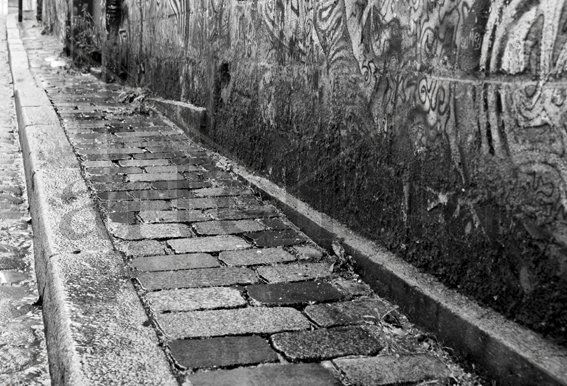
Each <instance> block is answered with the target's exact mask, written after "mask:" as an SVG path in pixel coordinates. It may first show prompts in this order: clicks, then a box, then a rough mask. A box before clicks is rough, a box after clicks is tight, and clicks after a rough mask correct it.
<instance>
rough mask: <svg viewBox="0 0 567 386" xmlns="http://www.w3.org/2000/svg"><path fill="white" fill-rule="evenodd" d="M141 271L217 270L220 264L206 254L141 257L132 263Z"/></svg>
mask: <svg viewBox="0 0 567 386" xmlns="http://www.w3.org/2000/svg"><path fill="white" fill-rule="evenodd" d="M132 266H133V267H134V268H136V269H137V270H139V271H149V272H155V271H179V270H182V269H199V268H215V267H219V266H220V264H219V262H218V260H217V259H216V258H214V257H213V256H211V255H209V254H206V253H195V254H184V255H161V256H146V257H139V258H137V259H134V260H133V261H132Z"/></svg>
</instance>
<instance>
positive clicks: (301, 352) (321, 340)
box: [271, 327, 382, 361]
mask: <svg viewBox="0 0 567 386" xmlns="http://www.w3.org/2000/svg"><path fill="white" fill-rule="evenodd" d="M271 340H272V344H273V345H274V347H275V348H276V349H277V350H279V351H281V352H283V353H284V355H285V356H286V358H288V359H289V360H293V361H298V360H303V361H313V360H323V359H330V358H337V357H341V356H347V355H375V354H378V353H379V352H380V350H382V344H381V343H380V342H379V341H378V339H377V338H376V337H375V336H374V335H372V334H370V333H369V332H368V331H367V330H365V329H363V328H362V327H337V328H333V329H328V330H327V329H322V330H312V331H298V332H284V333H281V334H276V335H273V336H272V337H271Z"/></svg>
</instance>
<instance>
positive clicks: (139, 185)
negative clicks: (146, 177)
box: [92, 182, 153, 192]
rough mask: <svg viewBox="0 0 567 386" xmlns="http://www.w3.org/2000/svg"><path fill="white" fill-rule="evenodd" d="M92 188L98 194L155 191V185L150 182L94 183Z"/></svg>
mask: <svg viewBox="0 0 567 386" xmlns="http://www.w3.org/2000/svg"><path fill="white" fill-rule="evenodd" d="M92 187H93V189H95V190H96V191H97V192H121V191H125V190H149V189H153V185H152V184H150V183H148V182H124V183H93V184H92Z"/></svg>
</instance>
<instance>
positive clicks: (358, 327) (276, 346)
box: [21, 23, 479, 385]
mask: <svg viewBox="0 0 567 386" xmlns="http://www.w3.org/2000/svg"><path fill="white" fill-rule="evenodd" d="M26 25H27V27H26V29H25V31H22V34H23V42H24V47H25V50H26V52H27V54H28V56H29V64H30V67H31V72H32V74H33V76H34V77H35V80H36V81H37V85H39V87H40V88H42V89H44V90H45V91H46V92H47V96H48V97H49V100H50V101H51V103H52V105H53V107H54V108H55V109H56V111H57V116H52V115H51V114H50V113H48V112H46V111H47V110H45V109H42V110H38V111H41V114H38V115H36V116H33V114H32V115H29V116H26V111H30V110H26V109H25V108H22V109H21V112H22V113H21V114H22V117H21V121H22V122H23V123H22V124H23V125H24V126H26V128H27V127H32V126H34V127H39V126H41V127H44V126H45V127H44V129H38V130H37V131H35V130H34V132H35V133H36V134H34V135H35V137H30V138H35V140H36V141H37V143H36V144H35V145H34V144H33V143H31V144H28V145H29V150H30V153H29V154H28V155H29V156H31V157H34V154H33V149H34V148H35V149H39V150H38V151H43V152H45V153H46V154H44V155H43V156H44V157H46V158H47V159H51V160H53V161H54V162H57V157H60V158H61V159H63V160H64V162H66V163H67V162H68V165H67V166H66V168H73V167H74V166H73V163H76V162H77V161H78V163H79V164H80V173H81V175H82V177H83V178H84V181H86V184H87V186H88V188H89V192H90V195H91V197H92V199H94V200H95V202H96V206H97V208H98V212H97V213H96V214H95V215H94V216H95V217H94V218H92V217H91V218H89V217H88V216H87V217H85V216H84V213H82V211H83V207H82V206H81V205H77V204H76V200H77V199H76V197H83V196H82V195H81V194H79V193H77V191H79V192H80V191H81V188H80V186H81V184H83V181H82V180H81V181H75V180H73V179H72V178H71V179H67V183H68V185H67V186H64V187H55V188H54V189H53V190H45V191H44V193H45V192H56V194H55V196H53V197H43V198H40V199H38V200H39V201H41V200H45V201H46V202H47V204H45V207H49V205H50V204H49V201H50V200H55V201H57V202H61V203H65V202H67V203H68V205H67V209H66V210H65V211H64V212H61V211H60V213H61V215H60V217H59V218H57V219H56V220H55V221H53V222H51V223H49V224H51V226H54V227H57V228H58V230H57V232H59V233H58V237H62V236H61V235H64V237H66V238H67V239H68V240H71V241H69V243H70V244H72V245H74V246H75V248H79V247H77V245H80V243H81V242H83V241H82V240H86V239H88V240H90V241H89V243H90V244H89V248H91V249H92V250H90V251H89V252H90V255H89V256H88V257H86V258H85V260H79V258H83V256H82V253H83V252H84V251H83V250H81V249H77V250H76V251H75V252H76V253H75V255H77V256H79V258H77V257H73V253H74V252H73V251H72V250H71V249H69V248H70V247H68V248H67V247H66V248H67V249H66V251H67V252H66V253H65V254H64V256H65V257H66V258H68V259H69V260H68V261H70V262H71V263H69V262H63V261H60V262H55V263H53V264H56V265H57V264H61V265H65V264H66V265H69V264H76V265H77V266H79V267H80V266H81V264H86V265H89V269H90V268H92V267H93V266H94V267H95V268H96V269H98V270H99V271H97V272H101V273H102V274H101V275H100V276H99V277H98V280H99V281H100V283H95V282H94V281H93V282H88V280H87V282H88V283H91V284H88V285H92V288H85V286H87V284H85V283H86V282H85V281H81V278H80V275H81V271H80V269H77V267H74V268H73V269H74V271H73V272H74V274H73V275H62V277H57V278H56V279H57V280H61V281H62V284H61V286H62V288H64V289H65V291H66V292H65V293H69V291H70V293H71V296H62V297H61V298H60V299H59V298H58V299H59V300H57V299H55V300H53V303H54V304H55V303H56V302H57V301H60V302H67V301H71V302H73V301H75V303H73V304H72V305H71V306H66V305H65V304H63V305H59V306H61V307H63V308H66V309H67V310H68V312H69V315H67V314H56V315H62V317H65V318H67V317H68V318H69V319H70V320H71V323H72V321H73V320H83V321H84V319H81V317H80V316H76V315H75V314H74V313H76V312H87V313H88V312H91V313H92V312H93V311H92V309H93V308H96V307H100V308H98V309H96V313H99V314H100V318H98V320H96V321H93V323H97V325H98V326H99V328H100V329H102V331H103V332H104V331H115V330H114V329H106V330H105V327H104V323H109V324H118V323H119V322H120V323H124V324H126V325H128V322H129V321H128V320H126V321H124V320H118V321H117V320H113V319H112V318H116V319H120V318H124V317H125V318H128V317H129V316H128V315H129V314H128V312H127V311H124V310H122V309H118V311H116V312H115V313H114V314H113V313H112V312H105V311H104V309H103V307H106V303H105V300H106V299H105V297H108V296H109V293H110V292H109V291H114V290H116V291H123V293H128V294H129V293H130V292H129V291H131V292H132V293H134V291H135V293H136V295H137V297H138V298H139V301H140V302H141V304H142V306H143V309H144V311H145V318H142V319H140V316H139V315H138V314H137V311H135V310H134V311H132V314H131V315H133V316H132V317H133V318H134V317H135V318H138V319H136V323H138V322H139V321H140V320H143V319H147V320H146V321H145V322H144V323H143V325H144V327H147V328H148V329H149V328H151V331H152V332H151V335H153V336H149V335H147V334H146V335H144V334H145V332H142V330H139V331H140V334H141V335H140V336H141V337H142V338H139V339H138V340H135V339H133V338H132V337H131V336H127V335H126V334H125V335H124V339H121V341H120V344H121V346H120V347H118V349H123V350H124V352H136V350H135V349H132V347H131V346H133V345H138V344H140V343H139V342H140V341H141V340H140V339H142V340H143V342H145V343H144V347H147V349H144V350H147V351H151V352H154V351H153V350H154V349H151V347H154V348H155V349H156V350H159V351H160V353H162V356H163V358H166V359H165V360H166V362H167V364H168V370H167V371H169V372H170V375H171V376H172V377H174V378H175V379H176V380H177V381H178V382H180V383H190V384H195V385H235V384H238V385H249V384H254V385H264V384H271V385H319V384H320V385H327V384H347V385H348V384H357V385H379V384H393V383H413V382H421V381H432V383H438V384H445V383H449V382H457V383H459V384H474V383H475V382H479V378H478V377H476V376H473V375H471V374H469V373H467V372H466V371H464V370H463V369H462V368H461V367H460V366H459V365H457V364H456V363H455V362H454V361H453V360H452V359H451V356H450V355H449V353H448V352H447V351H444V350H443V348H442V347H440V345H439V344H437V343H436V341H435V338H434V337H431V336H429V335H428V334H425V333H423V332H421V331H420V330H419V329H417V328H415V327H414V326H412V325H411V324H410V323H409V322H408V321H407V319H406V318H405V317H404V316H403V315H401V314H400V313H399V312H398V311H397V310H396V306H395V305H393V304H390V303H388V302H387V301H385V300H384V299H381V298H379V297H378V296H376V295H375V294H374V293H373V292H372V290H371V289H370V287H369V286H368V285H366V284H365V283H363V282H362V281H361V280H360V279H359V278H358V276H357V275H356V274H355V273H354V272H353V270H352V269H351V267H350V266H349V264H348V259H347V258H346V256H343V255H342V253H341V251H340V248H337V251H336V255H334V256H331V255H329V254H328V253H327V252H325V251H324V250H323V249H321V248H320V247H319V246H317V245H316V244H315V243H314V242H313V241H311V240H310V239H309V238H308V237H306V236H305V235H304V234H303V233H302V232H301V231H300V230H299V229H297V228H296V227H295V226H294V225H293V224H292V223H290V222H289V221H288V220H287V218H286V217H285V216H284V215H283V214H281V213H280V212H279V211H278V210H277V209H276V208H275V207H274V206H272V205H271V204H270V203H269V202H267V201H265V200H262V198H261V197H259V196H258V195H256V194H254V192H253V191H252V190H251V189H250V188H249V187H247V186H246V185H245V184H244V183H243V182H242V181H241V180H239V179H238V178H237V177H236V176H235V175H234V174H233V173H232V172H231V171H230V167H229V166H228V165H226V164H224V163H221V162H219V159H218V157H216V156H215V155H214V154H213V153H211V152H209V151H207V150H206V149H203V148H201V147H200V146H198V145H197V144H195V143H194V142H192V141H191V139H189V138H188V137H187V136H186V135H185V134H184V133H183V131H182V130H181V129H179V128H177V127H175V126H174V125H172V124H171V123H170V122H168V121H167V120H165V119H164V118H162V117H161V116H159V115H156V114H155V113H151V112H148V111H145V109H144V108H143V107H141V105H139V104H137V103H128V102H130V101H131V100H132V99H134V97H135V95H134V94H128V93H126V92H125V91H126V90H125V89H124V88H122V87H121V86H119V85H108V84H104V83H102V82H101V81H99V80H98V79H96V78H95V77H93V76H91V75H85V74H80V73H78V72H76V71H73V70H69V69H68V68H67V67H66V65H65V60H62V59H61V58H59V53H60V52H61V46H60V45H59V43H58V42H56V41H55V40H54V39H53V38H51V37H47V36H43V35H41V34H40V29H39V28H37V27H32V23H28V24H26ZM62 130H64V136H63V131H62ZM28 131H29V130H28ZM38 133H39V134H38ZM30 135H31V134H30ZM50 137H54V138H59V141H60V142H65V143H66V141H67V140H68V141H69V143H70V144H71V146H72V151H73V153H74V154H67V150H66V149H67V148H66V146H67V145H65V144H63V143H60V146H56V147H50V148H48V147H44V146H42V141H46V143H49V141H50ZM34 146H35V147H34ZM69 149H70V148H69ZM49 152H60V153H58V154H49ZM70 156H72V157H70ZM75 156H76V158H75ZM67 157H70V158H67ZM71 158H72V159H71ZM32 166H33V165H32ZM58 170H63V169H58ZM50 176H51V177H50V178H53V180H54V181H57V178H58V176H57V175H56V174H51V175H50ZM34 181H35V180H34ZM40 182H41V180H40ZM48 182H49V180H46V181H45V182H44V183H46V184H47V183H48ZM80 200H83V198H80ZM80 200H79V201H80ZM81 202H82V201H81ZM84 205H87V207H88V205H89V204H88V202H86V201H85V202H84ZM99 218H101V219H102V220H103V221H104V227H105V229H106V230H107V231H108V234H109V235H110V238H111V241H112V245H113V246H114V248H115V250H117V251H120V253H121V256H122V257H123V259H122V260H121V261H120V262H118V260H116V259H110V260H107V259H106V258H103V257H101V259H102V260H103V262H104V264H108V267H109V268H108V271H109V275H108V276H106V275H105V274H104V264H102V265H101V263H100V261H97V258H98V257H99V256H101V254H96V245H97V242H98V243H100V248H101V253H102V254H110V253H114V252H111V251H109V250H107V249H106V248H107V246H106V244H105V243H106V241H105V240H106V239H107V237H108V236H106V235H104V234H101V233H100V232H99V230H100V229H99V228H98V227H97V219H99ZM93 233H96V237H95V238H94V239H92V234H93ZM93 240H94V241H93ZM97 240H98V241H97ZM48 259H49V258H48ZM56 260H57V259H56ZM49 264H51V263H49ZM120 264H121V265H122V267H121V268H116V266H115V265H120ZM115 271H116V272H118V273H116V272H115ZM115 275H118V276H120V275H122V276H124V277H123V278H117V279H116V280H124V279H131V282H132V284H133V285H131V288H130V289H128V288H125V287H124V286H126V284H124V283H122V282H120V285H118V283H115V282H113V278H114V277H115ZM118 276H116V277H118ZM73 280H79V282H74V281H73ZM101 283H102V284H101ZM46 285H48V283H47V284H46ZM77 286H80V287H81V288H80V290H81V296H82V297H81V299H79V300H73V299H74V297H73V295H72V294H73V291H75V290H77V289H76V288H75V287H77ZM101 293H103V294H104V295H101ZM89 298H90V299H93V300H92V302H93V303H92V305H91V308H89V302H88V301H87V300H85V299H89ZM120 299H121V298H118V299H115V300H116V301H120ZM56 306H58V305H57V304H56ZM114 306H115V305H114ZM96 313H93V314H92V315H97V314H96ZM54 315H55V314H54ZM90 317H91V316H90ZM92 317H95V316H92ZM100 319H105V320H100ZM140 324H142V323H140ZM64 327H65V326H64ZM140 327H141V326H140ZM65 328H67V327H65ZM65 328H63V327H61V331H62V332H61V333H62V334H63V335H65V331H66V330H65ZM81 328H83V329H85V331H86V332H85V331H83V333H82V334H81V333H78V332H77V331H79V330H81ZM113 328H114V327H113ZM129 328H130V327H129ZM132 328H133V327H132ZM71 330H72V333H71V334H68V335H65V336H66V339H69V340H70V341H66V342H67V344H69V347H67V348H66V349H68V350H70V351H72V352H71V353H69V354H68V356H67V359H65V358H63V359H60V360H59V362H58V363H60V365H59V366H62V367H64V366H65V364H66V363H67V364H69V366H70V367H73V366H78V367H79V368H74V367H73V368H69V369H65V368H59V367H58V368H57V371H59V372H61V374H73V377H76V378H73V379H74V381H75V382H78V383H108V382H112V381H114V380H115V379H113V376H119V375H117V374H116V373H114V372H112V371H109V372H108V373H105V370H106V369H105V368H102V369H100V368H97V369H95V368H93V366H89V365H87V364H85V363H87V362H88V361H89V360H91V359H92V358H93V357H96V356H106V357H105V358H104V359H100V360H101V361H102V362H101V363H103V362H104V361H108V357H109V355H110V358H113V360H114V361H115V362H116V366H117V367H119V366H120V364H121V363H120V361H121V359H122V358H121V356H120V353H121V352H120V351H119V350H114V351H112V352H111V353H110V352H109V351H106V349H105V350H102V349H101V350H98V349H97V348H98V347H99V346H100V347H108V345H107V346H105V343H104V342H103V343H101V342H100V341H101V340H105V339H107V340H109V341H112V339H115V337H113V336H105V335H104V334H102V333H98V334H97V333H96V332H95V331H94V330H93V329H92V327H89V326H81V325H73V327H72V328H71ZM97 331H98V330H97ZM144 331H146V330H144ZM119 333H121V332H119ZM89 334H95V335H96V339H95V338H93V339H91V340H89V339H88V337H89ZM77 336H80V337H81V338H80V339H76V337H77ZM129 339H132V340H131V341H129ZM48 342H51V344H55V345H61V344H62V343H61V342H58V341H57V339H56V338H55V339H51V340H48ZM91 344H92V345H93V347H94V349H90V350H89V348H90V346H89V345H91ZM58 347H59V348H61V347H60V346H58ZM158 347H159V349H158ZM73 350H74V351H73ZM128 350H131V351H128ZM51 352H52V351H50V354H51ZM85 353H88V354H85ZM152 355H154V356H150V357H152V358H157V359H156V362H157V363H151V365H152V366H155V369H158V370H152V369H154V368H153V367H152V368H148V366H150V362H149V361H148V360H147V358H145V359H144V360H140V361H139V366H138V369H135V370H132V371H131V372H136V371H137V372H139V373H141V374H144V377H146V378H145V379H140V378H139V377H138V378H135V376H134V375H132V374H129V375H128V376H129V377H131V378H123V379H124V380H127V379H129V380H130V381H131V382H133V380H134V379H136V382H141V381H145V383H149V384H157V383H168V382H170V379H169V378H168V377H167V376H166V375H164V374H162V373H161V372H160V371H161V369H162V367H161V364H160V363H161V362H160V361H161V359H160V358H161V357H160V355H159V354H156V353H154V354H152ZM75 356H78V357H79V358H83V359H84V358H87V360H86V361H83V359H81V360H79V361H75V360H73V359H72V358H74V357H75ZM125 357H126V358H125V361H126V362H127V361H128V360H130V359H132V358H127V355H125ZM68 358H71V359H68ZM135 362H136V358H133V359H132V363H135ZM95 363H96V361H95ZM104 363H107V362H104ZM52 371H53V368H52ZM153 371H155V373H153ZM152 374H155V378H152ZM81 377H84V379H80V378H81ZM60 379H62V380H63V383H72V382H70V381H69V380H68V379H67V378H60ZM124 382H126V381H124Z"/></svg>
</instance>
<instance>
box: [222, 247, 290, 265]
mask: <svg viewBox="0 0 567 386" xmlns="http://www.w3.org/2000/svg"><path fill="white" fill-rule="evenodd" d="M219 259H220V260H221V261H222V262H223V263H225V264H226V265H229V266H242V265H261V264H275V263H286V262H289V261H294V260H295V257H293V255H291V254H290V253H288V252H286V251H284V250H283V249H282V248H264V249H245V250H243V251H225V252H221V253H220V255H219Z"/></svg>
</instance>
